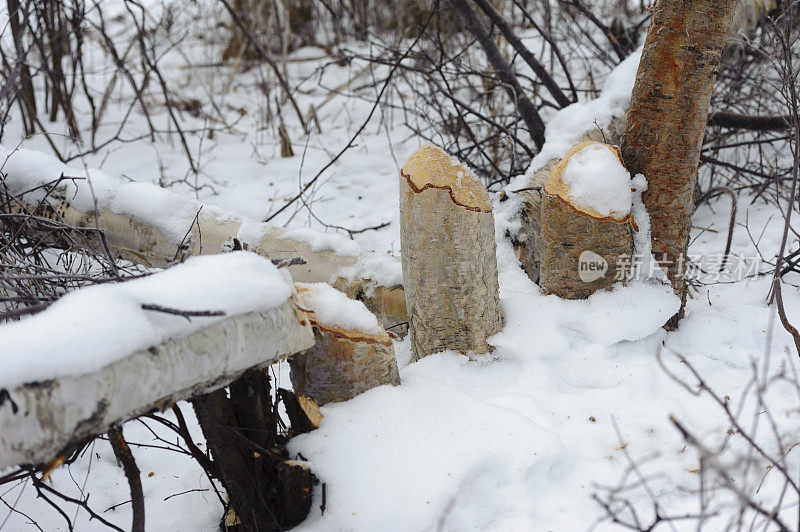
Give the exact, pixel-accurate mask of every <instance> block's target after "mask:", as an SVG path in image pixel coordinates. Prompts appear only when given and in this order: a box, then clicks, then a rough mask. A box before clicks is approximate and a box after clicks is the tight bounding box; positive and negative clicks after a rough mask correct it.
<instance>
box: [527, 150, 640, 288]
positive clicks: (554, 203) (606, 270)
mask: <svg viewBox="0 0 800 532" xmlns="http://www.w3.org/2000/svg"><path fill="white" fill-rule="evenodd" d="M591 145H598V146H605V147H607V148H608V149H609V150H612V151H613V152H614V154H615V155H616V157H617V158H618V159H620V164H622V161H621V158H620V155H619V151H618V150H617V149H616V148H614V147H612V146H608V145H606V144H600V143H597V142H592V141H588V142H582V143H580V144H577V145H575V146H573V147H572V149H570V150H569V152H567V155H566V156H564V158H563V159H561V160H559V161H558V162H557V163H556V164H555V165H554V166H553V169H552V170H551V172H550V175H549V176H548V178H547V181H546V182H545V185H544V188H543V190H542V203H541V209H542V217H541V238H540V242H539V244H538V248H537V249H538V250H539V251H540V253H541V257H540V268H539V286H541V288H542V291H544V293H546V294H555V295H557V296H559V297H563V298H565V299H583V298H586V297H589V296H590V295H591V294H593V293H594V292H596V291H597V290H602V289H605V288H610V287H611V286H612V285H613V284H614V283H615V282H616V281H617V280H618V279H616V275H615V271H614V270H615V267H616V265H617V264H618V260H619V259H621V260H623V261H624V258H625V257H628V258H630V257H632V255H633V237H632V233H631V226H632V223H633V216H632V215H631V214H630V212H629V213H627V215H625V216H623V217H614V216H613V215H612V216H604V215H602V214H600V213H598V212H597V211H594V210H592V209H588V208H585V207H578V206H576V205H575V204H574V201H573V200H572V199H571V197H570V188H569V186H568V185H567V184H566V183H565V182H564V181H563V179H562V178H563V172H564V170H565V169H566V167H567V165H568V164H569V162H570V158H571V157H572V156H573V155H575V154H576V153H578V152H579V151H581V150H582V149H583V148H585V147H587V146H591Z"/></svg>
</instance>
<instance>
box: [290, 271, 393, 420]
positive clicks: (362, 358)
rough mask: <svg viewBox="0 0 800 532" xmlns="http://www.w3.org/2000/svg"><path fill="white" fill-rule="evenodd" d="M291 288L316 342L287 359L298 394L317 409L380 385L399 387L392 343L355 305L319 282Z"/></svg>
mask: <svg viewBox="0 0 800 532" xmlns="http://www.w3.org/2000/svg"><path fill="white" fill-rule="evenodd" d="M295 289H296V290H297V296H296V300H297V304H298V306H299V307H300V308H301V309H303V310H304V311H305V312H306V313H307V314H308V318H309V321H310V322H311V326H312V328H313V329H314V337H315V340H316V344H315V345H314V347H312V348H311V349H309V350H307V351H305V352H304V353H301V354H299V355H295V356H294V357H292V358H291V359H290V360H289V365H290V368H291V379H292V386H293V387H294V391H295V392H296V393H297V394H298V395H299V396H302V397H307V398H309V399H312V400H313V401H314V402H316V403H317V404H318V405H320V406H321V405H324V404H327V403H335V402H341V401H347V400H349V399H352V398H353V397H355V396H356V395H358V394H360V393H363V392H365V391H367V390H369V389H372V388H375V387H376V386H381V385H383V384H392V385H398V384H400V373H399V371H398V369H397V361H396V359H395V356H394V345H393V344H392V340H391V338H390V337H389V334H388V333H387V332H386V331H385V330H384V329H383V327H382V326H381V325H380V323H378V320H377V318H375V316H374V315H373V314H372V313H371V312H370V311H369V310H367V308H366V307H365V306H364V305H363V304H362V303H361V302H359V301H355V300H352V299H349V298H348V297H347V296H346V295H345V294H343V293H341V292H339V291H338V290H336V289H334V288H332V287H330V286H328V285H326V284H324V283H313V284H306V283H295Z"/></svg>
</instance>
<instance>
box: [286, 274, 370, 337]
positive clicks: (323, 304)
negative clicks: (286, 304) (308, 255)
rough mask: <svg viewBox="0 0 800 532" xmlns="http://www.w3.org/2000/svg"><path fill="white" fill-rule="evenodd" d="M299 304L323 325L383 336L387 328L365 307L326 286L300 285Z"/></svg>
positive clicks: (317, 284)
mask: <svg viewBox="0 0 800 532" xmlns="http://www.w3.org/2000/svg"><path fill="white" fill-rule="evenodd" d="M295 286H296V287H297V303H298V305H299V306H300V308H302V309H303V310H306V311H310V312H312V313H313V315H314V320H315V321H316V322H317V323H319V324H320V325H324V326H327V327H336V328H339V329H345V330H348V331H360V332H362V333H364V334H380V333H381V332H383V328H382V327H381V326H380V324H379V323H378V319H377V318H376V317H375V315H374V314H373V313H372V312H370V311H369V310H368V309H367V307H365V306H364V303H362V302H361V301H356V300H355V299H350V298H349V297H347V296H346V295H344V294H343V293H342V292H340V291H338V290H336V289H335V288H332V287H331V286H330V285H327V284H325V283H296V284H295Z"/></svg>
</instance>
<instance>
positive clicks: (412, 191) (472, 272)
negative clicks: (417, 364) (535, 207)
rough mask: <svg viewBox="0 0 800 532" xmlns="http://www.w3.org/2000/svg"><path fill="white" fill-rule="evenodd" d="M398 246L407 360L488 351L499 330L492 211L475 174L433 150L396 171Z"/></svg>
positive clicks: (420, 153) (416, 155)
mask: <svg viewBox="0 0 800 532" xmlns="http://www.w3.org/2000/svg"><path fill="white" fill-rule="evenodd" d="M400 243H401V247H402V263H403V279H404V280H403V283H404V286H405V295H406V308H407V310H408V314H409V322H410V325H411V335H412V342H411V345H412V349H413V353H414V359H415V360H416V359H420V358H422V357H425V356H428V355H430V354H432V353H437V352H439V351H444V350H446V349H452V350H455V351H459V352H461V353H468V352H471V353H474V354H482V353H487V352H489V351H490V347H489V345H488V344H487V342H486V340H487V339H488V338H489V337H490V336H492V335H493V334H495V333H497V332H499V331H500V329H501V327H502V317H501V315H500V300H499V295H498V282H497V257H496V244H495V240H494V216H493V214H492V207H491V204H490V203H489V196H488V194H487V193H486V190H485V189H484V188H483V186H482V185H481V184H480V182H479V181H478V178H477V177H476V176H475V174H474V173H473V172H472V171H471V170H470V169H469V168H467V167H466V166H464V165H462V164H461V163H459V162H458V161H457V160H455V159H453V158H452V157H450V156H449V155H447V154H446V153H445V152H444V151H443V150H441V149H440V148H437V147H436V146H433V145H430V144H428V145H426V146H423V147H421V148H419V149H418V150H417V151H415V152H414V153H413V154H412V155H411V157H409V159H408V161H406V164H405V165H404V166H403V168H402V170H401V171H400Z"/></svg>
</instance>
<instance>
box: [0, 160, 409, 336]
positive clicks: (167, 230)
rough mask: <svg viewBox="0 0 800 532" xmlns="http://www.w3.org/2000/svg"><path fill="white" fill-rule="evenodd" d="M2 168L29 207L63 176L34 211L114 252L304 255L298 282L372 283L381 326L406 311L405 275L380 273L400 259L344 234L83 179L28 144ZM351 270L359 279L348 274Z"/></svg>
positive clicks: (161, 257) (353, 288)
mask: <svg viewBox="0 0 800 532" xmlns="http://www.w3.org/2000/svg"><path fill="white" fill-rule="evenodd" d="M0 171H2V172H3V173H4V174H6V177H5V181H6V184H7V186H8V187H9V190H10V192H11V193H13V194H23V193H26V192H28V191H32V190H33V192H29V193H27V194H25V195H24V196H23V197H22V198H21V199H22V200H23V201H25V202H26V203H27V204H28V205H29V206H31V207H34V206H36V205H39V204H40V201H41V199H42V197H43V189H42V188H39V187H41V186H42V185H44V184H46V183H52V182H54V181H56V180H58V179H59V177H60V176H61V175H63V176H65V179H64V180H62V181H61V182H59V183H58V186H57V187H56V189H55V190H54V191H53V192H52V193H51V194H50V198H58V199H59V201H58V202H57V203H54V204H53V203H46V204H44V205H42V206H40V209H39V213H40V214H41V215H42V216H47V217H59V218H60V219H62V220H63V221H64V222H66V223H67V224H69V225H71V226H73V227H76V228H94V227H99V228H100V229H102V230H103V231H104V232H105V236H106V240H107V242H108V245H109V247H110V248H111V252H112V253H113V254H114V255H115V256H118V257H122V258H124V259H127V260H131V261H134V262H137V263H141V264H145V265H147V266H155V267H164V266H167V265H169V264H172V263H174V262H175V261H176V260H177V259H180V258H181V257H184V256H191V255H213V254H218V253H221V252H223V251H228V250H231V249H236V248H237V247H238V246H241V247H242V248H244V249H248V250H250V251H253V252H255V253H257V254H259V255H261V256H264V257H267V258H270V259H276V258H292V257H301V258H303V259H304V260H305V261H306V264H298V265H292V266H289V267H288V268H289V271H290V272H291V273H292V277H293V278H294V279H295V280H296V281H299V282H310V283H311V282H325V283H330V282H333V281H334V280H337V279H338V280H339V281H338V282H339V286H340V288H341V289H342V290H343V291H345V292H347V293H351V292H352V293H354V294H355V293H357V292H358V287H360V286H369V287H370V288H371V289H369V290H362V291H361V292H358V293H359V294H360V295H361V296H362V297H361V300H362V301H363V302H364V303H365V304H366V305H367V307H368V308H370V309H371V310H372V311H373V312H375V313H376V314H377V315H378V318H379V319H380V320H381V322H382V323H383V324H384V325H385V326H387V327H388V326H393V325H396V324H397V323H400V322H404V321H406V317H405V313H404V311H405V309H404V308H401V307H399V306H398V305H397V301H398V300H402V299H404V297H403V288H402V280H401V279H400V278H399V275H395V276H387V275H386V273H385V272H386V271H387V270H390V271H397V272H398V273H399V272H400V268H399V267H397V268H393V267H392V265H389V267H388V268H387V267H386V264H387V262H398V261H397V259H393V258H392V257H386V256H379V255H378V254H376V253H371V252H368V251H365V250H363V249H362V248H361V247H359V246H358V245H357V244H356V243H355V242H353V241H352V240H349V239H347V238H345V237H344V236H342V235H337V234H325V233H319V232H317V231H314V230H312V229H294V230H291V229H282V228H278V227H274V226H271V225H269V224H267V223H263V222H256V221H253V220H248V219H245V218H243V217H241V216H238V215H235V214H232V213H228V212H225V211H223V210H221V209H218V208H215V207H212V206H209V205H202V204H201V203H199V202H196V201H193V200H191V199H189V198H186V197H184V196H181V195H179V194H175V193H173V192H170V191H167V190H165V189H162V188H161V187H158V186H156V185H153V184H150V183H139V182H128V181H122V180H117V179H113V178H111V177H110V176H108V175H105V174H103V173H101V172H97V171H89V172H88V179H87V178H86V175H87V171H85V170H81V169H76V168H70V167H67V166H66V165H64V164H63V163H61V162H59V161H58V160H57V159H55V158H53V157H52V156H50V155H47V154H43V153H38V152H35V151H31V150H25V149H18V150H13V151H9V150H6V149H5V148H3V147H2V146H0ZM87 181H88V182H87ZM90 184H91V187H90V186H89V185H90ZM34 189H36V190H34ZM75 242H76V243H78V244H80V243H81V242H82V240H81V239H75ZM237 244H238V246H237ZM98 249H99V243H98ZM354 268H355V269H356V271H357V272H358V274H359V275H360V277H354V276H353V275H352V274H350V273H348V271H350V270H352V269H354ZM382 310H386V311H387V312H388V314H382V313H381V311H382Z"/></svg>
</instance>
